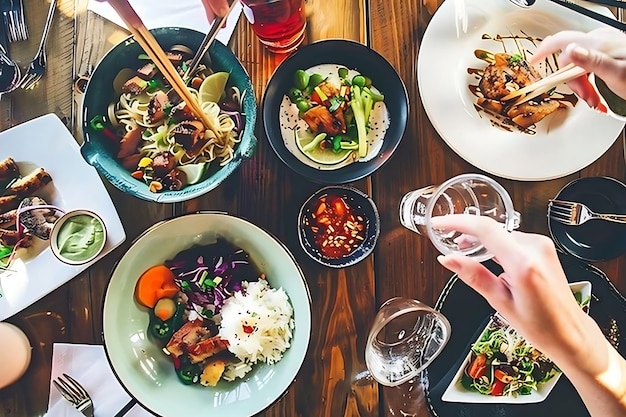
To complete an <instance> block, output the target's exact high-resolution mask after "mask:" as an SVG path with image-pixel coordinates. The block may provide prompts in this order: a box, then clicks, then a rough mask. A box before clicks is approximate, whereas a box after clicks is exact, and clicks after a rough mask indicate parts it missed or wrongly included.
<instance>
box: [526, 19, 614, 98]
mask: <svg viewBox="0 0 626 417" xmlns="http://www.w3.org/2000/svg"><path fill="white" fill-rule="evenodd" d="M559 51H561V53H560V54H559V56H558V63H559V66H561V68H562V67H564V66H565V65H567V64H569V63H574V64H575V65H578V66H580V67H582V68H584V69H585V70H587V71H588V72H593V73H595V74H596V75H597V76H598V77H600V78H602V80H604V82H606V84H607V86H608V87H609V88H610V89H611V91H613V92H614V93H615V94H617V95H618V96H620V97H622V98H624V99H626V33H623V32H621V31H619V30H617V29H613V28H601V29H596V30H593V31H591V32H588V33H585V32H578V31H569V30H568V31H562V32H558V33H556V34H554V35H551V36H547V37H546V38H545V39H544V40H543V41H542V42H541V44H539V47H538V48H537V50H536V51H535V54H534V55H533V56H532V57H531V58H530V63H531V64H537V63H539V62H540V61H542V60H543V59H545V58H546V57H548V56H550V55H551V54H553V53H557V52H559ZM568 85H569V87H570V88H571V89H572V91H573V92H574V93H575V94H576V95H577V96H579V97H580V98H581V99H583V100H585V101H586V102H587V104H589V106H590V107H592V108H597V107H598V106H599V105H600V104H601V103H600V97H599V95H598V93H597V91H596V90H595V89H594V87H593V86H592V85H591V83H590V82H589V78H588V75H583V76H581V77H578V78H576V79H574V80H572V81H570V82H569V83H568Z"/></svg>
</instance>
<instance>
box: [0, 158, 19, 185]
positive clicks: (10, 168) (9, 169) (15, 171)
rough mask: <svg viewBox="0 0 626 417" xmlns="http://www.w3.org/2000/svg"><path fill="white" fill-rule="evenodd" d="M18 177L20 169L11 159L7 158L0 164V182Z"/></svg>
mask: <svg viewBox="0 0 626 417" xmlns="http://www.w3.org/2000/svg"><path fill="white" fill-rule="evenodd" d="M19 175H20V168H19V167H18V166H17V164H16V163H15V161H14V160H13V158H11V157H8V158H6V159H5V160H4V161H1V162H0V181H8V180H12V179H13V178H15V177H17V176H19Z"/></svg>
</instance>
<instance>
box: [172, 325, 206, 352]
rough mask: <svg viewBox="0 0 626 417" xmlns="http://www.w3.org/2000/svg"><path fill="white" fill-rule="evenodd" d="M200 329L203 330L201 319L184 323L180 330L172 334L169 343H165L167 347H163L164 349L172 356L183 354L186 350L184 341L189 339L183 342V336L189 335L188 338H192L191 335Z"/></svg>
mask: <svg viewBox="0 0 626 417" xmlns="http://www.w3.org/2000/svg"><path fill="white" fill-rule="evenodd" d="M201 328H203V327H202V319H197V320H194V321H188V322H186V323H185V324H183V325H182V326H181V327H180V329H178V330H176V332H174V334H173V335H172V337H171V338H170V340H169V342H167V345H165V349H166V350H167V351H168V352H170V353H171V354H172V355H174V356H180V355H182V354H183V353H185V349H186V348H187V343H186V341H185V340H190V338H187V339H185V340H184V338H185V336H187V334H190V333H191V335H190V337H192V335H194V334H197V332H198V331H199V329H201ZM192 332H193V333H192ZM192 340H193V339H192ZM194 343H195V342H194Z"/></svg>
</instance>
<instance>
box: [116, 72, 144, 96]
mask: <svg viewBox="0 0 626 417" xmlns="http://www.w3.org/2000/svg"><path fill="white" fill-rule="evenodd" d="M146 88H148V82H147V81H146V80H143V79H141V78H140V77H139V76H137V75H135V76H134V77H133V78H131V79H130V80H128V81H126V82H125V83H124V85H123V86H122V92H123V93H130V94H132V95H134V96H136V95H137V94H141V93H142V92H143V91H144V90H145V89H146Z"/></svg>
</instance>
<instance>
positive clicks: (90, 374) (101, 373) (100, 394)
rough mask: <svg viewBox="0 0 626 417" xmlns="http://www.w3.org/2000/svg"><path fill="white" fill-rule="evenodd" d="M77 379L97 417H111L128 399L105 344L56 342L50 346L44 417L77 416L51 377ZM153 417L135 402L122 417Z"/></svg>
mask: <svg viewBox="0 0 626 417" xmlns="http://www.w3.org/2000/svg"><path fill="white" fill-rule="evenodd" d="M64 372H65V373H66V374H68V375H69V376H71V377H72V378H74V379H75V380H76V381H78V382H79V383H80V384H81V385H82V386H83V387H84V388H85V389H86V390H87V391H88V392H89V395H90V396H91V399H92V400H93V404H94V415H95V416H96V417H111V416H114V415H115V414H116V413H117V412H118V411H120V410H121V409H122V408H123V407H124V406H125V405H126V404H127V403H128V402H129V401H130V400H131V398H130V396H129V395H128V394H127V393H126V391H124V388H122V386H121V385H120V384H119V382H118V381H117V379H116V378H115V375H113V371H112V370H111V368H110V366H109V362H108V361H107V359H106V356H105V353H104V347H103V346H99V345H76V344H67V343H55V344H54V346H53V347H52V375H51V379H50V399H49V401H48V412H47V413H46V415H45V417H77V416H79V415H80V414H78V413H77V412H76V409H75V408H74V406H73V405H72V404H70V403H69V402H68V401H67V400H66V399H65V398H63V397H62V396H61V394H60V393H59V391H58V390H57V389H56V388H55V387H54V386H53V385H52V380H53V379H54V378H56V377H58V376H59V375H61V374H63V373H64ZM131 416H132V417H149V416H150V417H154V416H153V415H152V414H151V413H149V412H147V411H146V410H144V409H143V408H141V407H140V406H139V405H135V406H134V407H133V408H132V409H131V410H130V411H128V413H126V415H125V417H131Z"/></svg>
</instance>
